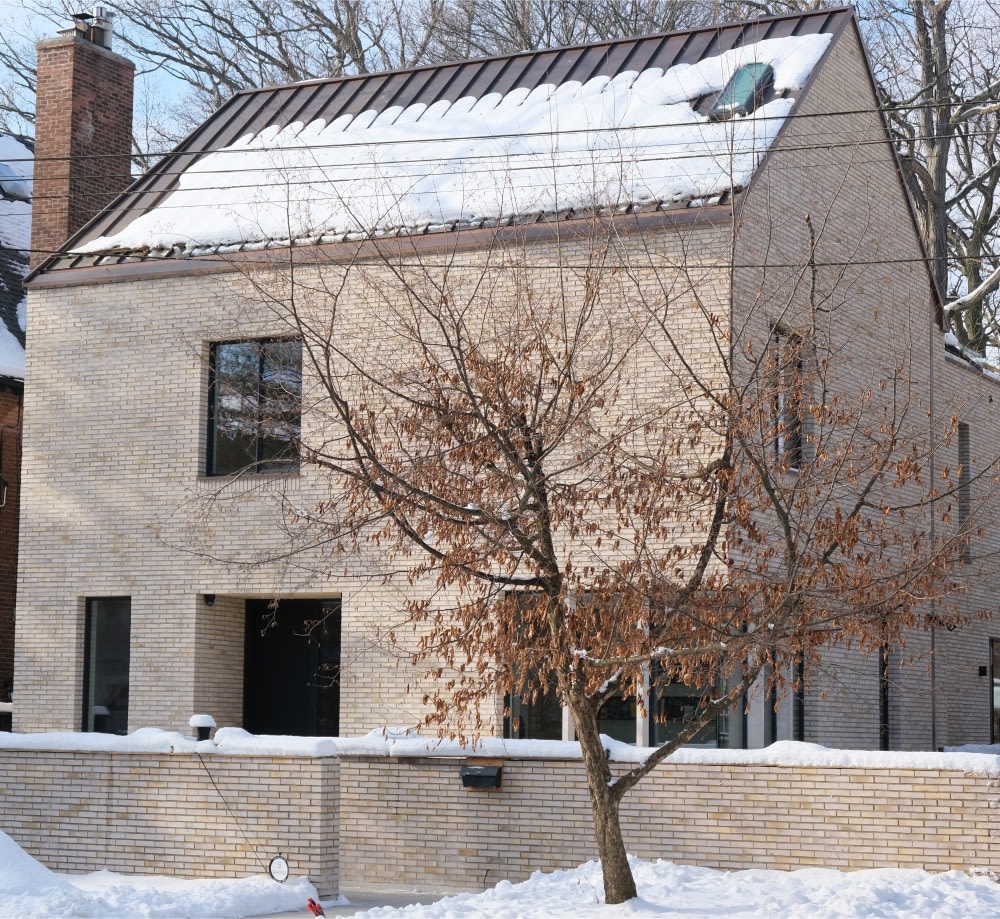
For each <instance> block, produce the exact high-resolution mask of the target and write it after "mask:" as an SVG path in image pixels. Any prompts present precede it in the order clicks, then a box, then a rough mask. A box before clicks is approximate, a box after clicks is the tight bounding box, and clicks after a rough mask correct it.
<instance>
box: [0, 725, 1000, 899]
mask: <svg viewBox="0 0 1000 919" xmlns="http://www.w3.org/2000/svg"><path fill="white" fill-rule="evenodd" d="M227 731H235V729H222V730H220V731H219V732H218V734H217V735H216V736H217V738H218V740H219V743H218V744H215V743H214V742H212V741H202V742H200V743H199V742H196V741H194V740H193V739H191V738H186V737H182V736H181V735H168V734H167V733H166V732H156V733H157V734H158V735H159V737H158V740H157V741H156V742H157V743H160V742H162V741H163V740H165V739H167V738H168V737H173V738H174V742H175V746H174V751H173V752H170V750H169V749H166V750H163V749H161V750H157V751H152V750H148V749H147V750H138V749H136V747H137V746H144V745H145V746H148V745H150V744H151V742H152V741H153V739H154V738H153V735H152V734H151V733H147V734H144V735H143V732H137V733H136V734H134V735H131V736H130V737H129V738H115V739H111V738H96V737H95V738H94V740H93V742H94V743H98V742H103V745H104V747H105V749H90V750H80V749H77V750H67V749H61V750H60V749H52V748H51V746H50V748H48V749H45V748H44V742H45V741H46V739H47V741H48V742H49V743H50V744H51V742H53V741H54V740H55V737H56V735H41V734H21V735H7V736H5V737H3V738H2V743H0V829H3V830H4V831H5V832H7V833H8V834H9V835H10V836H11V837H12V838H13V839H14V840H15V841H16V842H18V843H19V844H20V845H21V846H22V847H23V848H24V849H26V850H27V851H28V852H29V853H31V854H32V855H34V856H35V857H36V858H39V859H40V860H41V861H42V862H43V863H45V864H46V865H47V866H48V867H50V868H52V869H55V870H61V871H70V872H76V871H93V870H98V869H101V868H109V869H112V870H115V871H123V872H130V871H131V872H139V873H146V874H148V873H157V874H168V875H169V874H176V875H184V876H196V877H225V876H234V875H245V874H252V873H257V872H262V871H264V870H265V867H266V864H267V862H268V861H269V860H270V858H271V857H272V856H273V855H276V854H278V853H279V852H280V853H281V854H283V855H284V856H285V857H286V858H288V860H289V863H290V864H291V867H292V874H293V875H294V876H300V875H303V874H305V875H308V876H309V877H310V879H311V880H312V881H313V883H315V884H316V886H317V887H318V888H319V889H320V892H321V893H322V894H323V895H324V896H328V895H332V894H334V893H336V891H337V888H338V884H339V880H340V879H343V881H344V882H345V883H348V884H349V883H352V882H353V883H358V882H359V881H361V880H364V881H365V882H366V883H368V884H372V885H382V886H386V887H389V886H397V887H398V886H399V885H406V886H409V887H413V888H418V889H421V888H422V889H428V890H436V891H446V890H461V889H480V888H481V887H482V886H483V884H484V883H486V884H493V883H495V882H496V881H497V880H500V879H508V880H512V881H513V880H520V879H524V878H526V877H528V876H529V875H530V874H531V872H532V871H535V870H539V869H554V868H563V867H571V866H573V865H576V864H578V863H580V862H583V861H586V860H588V859H591V858H593V857H595V855H596V852H595V848H594V844H593V840H592V837H591V815H590V806H589V802H588V800H587V795H586V786H585V777H584V774H583V770H582V767H581V764H580V762H579V760H578V757H577V756H576V755H574V751H573V746H574V745H565V744H557V745H540V744H537V745H535V747H534V748H532V747H530V746H527V745H526V742H521V743H517V744H508V745H507V751H508V752H507V755H506V756H499V757H498V756H496V755H495V754H496V750H495V749H494V748H493V742H489V743H485V744H483V746H481V747H479V748H477V749H476V750H471V749H469V748H466V749H464V750H463V749H462V748H461V747H459V746H458V745H455V747H454V748H449V749H448V750H447V751H444V750H442V749H441V748H438V749H436V750H435V752H434V753H427V752H426V746H424V747H423V752H420V750H419V749H418V748H417V747H416V746H414V747H413V748H410V747H411V745H424V744H426V743H427V740H428V739H427V738H417V737H413V736H406V737H399V736H397V737H395V738H394V739H392V738H389V737H383V738H382V741H381V742H377V740H376V737H375V736H374V735H369V737H368V738H358V739H355V740H352V741H341V740H334V739H326V740H325V741H323V742H322V743H325V744H330V745H332V746H333V747H340V746H342V745H343V746H345V747H353V749H350V750H348V749H346V748H345V749H340V750H337V751H336V752H331V751H330V747H325V748H319V747H316V748H314V752H313V753H307V752H305V750H304V749H303V748H302V746H300V747H299V749H298V750H297V752H292V748H294V747H296V745H298V744H301V745H306V744H310V743H311V744H317V743H320V742H318V741H311V740H305V739H292V738H252V737H250V735H246V734H245V733H244V732H238V733H231V734H229V736H228V737H227ZM137 735H142V736H141V737H140V736H137ZM220 735H221V736H220ZM70 736H72V737H74V738H76V739H78V740H79V739H80V738H82V737H84V736H85V735H70ZM62 737H63V739H64V740H65V738H66V735H62ZM238 740H239V741H240V744H242V745H244V747H245V749H243V750H242V751H237V750H236V749H230V750H227V749H226V747H227V746H230V745H232V746H233V747H234V748H235V747H238V746H240V744H237V741H238ZM281 742H284V743H285V744H286V746H285V752H276V751H277V750H278V749H279V747H280V744H281ZM18 743H20V744H21V745H22V746H28V745H31V744H37V745H39V746H38V747H36V749H16V748H15V745H16V744H18ZM116 744H117V745H118V746H119V749H113V748H114V747H115V745H116ZM178 745H179V746H180V747H183V749H179V748H178ZM268 745H270V750H271V752H270V753H265V752H263V751H264V749H266V748H267V747H268ZM366 745H367V749H364V747H365V746H366ZM128 746H131V747H132V749H121V748H122V747H128ZM252 746H256V749H255V750H254V751H252V752H251V751H250V749H248V748H249V747H252ZM543 746H545V747H547V752H546V755H544V756H543V755H541V754H542V753H543V750H542V749H540V748H541V747H543ZM784 746H785V745H776V746H775V747H772V748H770V755H771V756H772V757H775V756H776V755H777V754H779V753H780V751H781V748H782V747H784ZM794 746H798V747H803V746H805V748H804V749H799V750H798V754H799V756H798V760H799V761H798V762H789V763H784V764H780V763H776V762H773V761H771V762H767V761H764V760H763V757H764V756H766V755H767V754H768V751H752V752H750V753H745V754H744V756H745V757H746V758H747V760H746V761H744V762H735V761H733V760H734V759H735V758H737V757H735V756H734V755H733V753H739V752H740V751H733V752H732V753H730V754H727V755H726V756H725V757H723V753H725V751H705V750H692V751H684V753H683V755H681V756H680V757H678V758H677V759H676V760H671V761H669V762H667V763H664V764H662V765H660V766H659V767H658V768H657V769H656V770H655V771H654V773H653V774H652V775H650V776H649V777H647V778H646V779H645V780H644V781H643V782H642V783H640V785H639V786H638V787H637V788H636V789H634V790H633V791H632V792H631V793H630V794H629V795H627V796H626V799H625V801H624V803H623V808H622V819H623V824H624V828H625V835H626V841H627V844H628V846H629V849H630V851H632V852H633V853H635V854H636V855H639V856H641V857H643V858H650V859H655V858H665V859H670V860H673V861H676V862H687V863H692V864H699V865H704V866H707V867H717V868H731V869H739V868H751V867H762V868H764V867H766V868H787V869H792V868H798V867H804V866H810V865H825V866H828V867H834V868H842V869H859V868H881V867H918V868H924V869H927V870H932V871H938V870H950V869H961V870H992V871H996V870H1000V838H997V839H994V838H993V837H992V835H991V832H990V831H991V823H992V818H993V815H994V814H995V813H996V808H997V806H998V804H1000V775H998V774H997V772H996V770H995V769H994V770H992V771H991V770H987V769H985V768H983V767H982V766H980V768H979V769H975V770H973V771H967V768H966V767H967V766H968V764H969V763H970V762H971V761H970V760H969V759H968V758H969V757H976V758H977V759H981V760H995V759H996V757H995V756H992V755H988V754H983V753H979V754H975V753H954V754H894V755H893V754H889V755H887V754H860V753H857V754H847V753H846V751H827V754H828V755H829V756H830V757H835V756H837V755H841V756H843V757H844V759H843V760H842V761H841V762H839V763H834V762H827V763H818V762H815V760H816V759H818V758H821V757H820V754H819V752H818V751H817V750H815V749H814V750H813V751H812V759H813V760H814V761H813V762H806V761H805V757H804V754H805V752H806V750H807V749H808V745H794ZM408 748H410V749H408ZM515 748H519V751H521V752H523V754H524V755H521V756H513V755H511V754H512V752H513V750H514V749H515ZM820 749H821V748H820ZM529 751H530V752H529ZM793 752H794V751H793V750H792V745H789V746H788V748H786V752H785V758H786V759H791V758H793V757H792V756H791V754H792V753H793ZM444 753H446V755H442V754H444ZM613 753H614V754H615V756H616V755H617V753H618V751H617V750H615V751H613ZM634 755H635V754H633V758H634ZM615 756H613V759H615ZM866 756H868V757H878V758H879V759H880V760H881V762H880V764H875V763H869V764H867V765H865V764H864V763H862V762H860V760H861V759H863V758H864V757H866ZM887 756H888V758H886V757H887ZM931 757H936V758H937V765H930V760H929V758H931ZM483 758H487V759H490V760H492V761H493V762H494V763H497V764H500V765H502V783H501V787H500V788H499V789H471V788H466V787H464V786H463V782H462V777H461V774H460V770H461V766H462V765H465V764H466V763H467V761H472V762H475V761H477V760H479V761H481V760H482V759H483ZM751 758H755V759H756V760H757V761H751ZM777 758H781V757H780V756H777ZM893 758H895V762H890V760H892V759H893ZM848 759H853V760H854V761H853V762H849V761H847V760H848ZM726 760H728V761H726ZM920 760H924V764H922V765H918V762H919V761H920ZM613 768H614V769H615V770H624V769H627V768H628V764H627V762H621V761H620V760H618V759H615V765H614V767H613Z"/></svg>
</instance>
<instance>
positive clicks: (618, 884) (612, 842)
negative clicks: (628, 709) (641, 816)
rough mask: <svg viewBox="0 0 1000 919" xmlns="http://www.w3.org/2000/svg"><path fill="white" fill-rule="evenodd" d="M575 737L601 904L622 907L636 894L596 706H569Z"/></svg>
mask: <svg viewBox="0 0 1000 919" xmlns="http://www.w3.org/2000/svg"><path fill="white" fill-rule="evenodd" d="M571 709H572V712H573V719H574V721H575V722H576V735H577V739H578V740H579V741H580V748H581V750H582V753H583V764H584V767H585V768H586V770H587V786H588V789H589V791H590V808H591V812H592V813H593V816H594V840H595V841H596V842H597V853H598V856H599V857H600V859H601V872H602V874H603V875H604V902H605V903H608V904H614V903H624V902H625V901H626V900H632V899H634V898H635V897H636V896H638V894H637V893H636V889H635V878H633V877H632V868H631V866H630V865H629V863H628V853H627V852H626V851H625V840H624V839H623V838H622V827H621V820H620V819H619V814H618V806H619V804H620V800H619V797H618V795H617V794H615V792H614V790H613V789H612V788H611V767H610V765H609V763H608V754H607V752H606V751H605V749H604V747H602V746H601V737H600V730H599V728H598V723H597V706H596V705H595V704H594V703H593V702H591V701H590V700H587V699H578V700H576V702H575V704H574V703H573V702H571Z"/></svg>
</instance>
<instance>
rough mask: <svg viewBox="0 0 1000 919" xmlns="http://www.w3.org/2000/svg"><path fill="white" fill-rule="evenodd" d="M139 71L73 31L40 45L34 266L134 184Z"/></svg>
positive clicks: (36, 116) (32, 243) (36, 127)
mask: <svg viewBox="0 0 1000 919" xmlns="http://www.w3.org/2000/svg"><path fill="white" fill-rule="evenodd" d="M134 76H135V66H134V65H133V64H132V62H131V61H129V60H127V59H126V58H123V57H121V56H120V55H117V54H115V53H113V52H112V51H109V50H108V49H106V48H103V47H101V46H100V45H97V44H94V43H93V42H91V41H89V40H88V39H86V38H84V37H82V36H81V35H79V34H76V33H75V32H70V33H69V34H61V35H58V36H56V37H55V38H50V39H46V40H45V41H43V42H40V43H39V45H38V89H37V93H36V101H35V178H34V191H33V196H32V205H31V248H32V253H31V264H32V266H34V265H37V264H39V263H40V262H41V261H43V260H44V259H45V257H46V254H47V253H49V252H52V251H54V250H56V249H58V247H59V246H60V245H61V244H62V243H63V242H64V241H65V240H66V239H67V238H68V237H69V236H70V235H71V234H72V233H73V232H74V231H75V230H77V229H79V228H80V227H81V226H83V224H85V223H86V222H87V221H88V220H90V218H91V217H93V216H94V215H96V214H97V213H98V212H99V211H100V210H101V209H102V208H104V207H105V206H106V205H107V204H109V203H110V202H111V201H112V200H113V199H114V198H116V197H117V196H118V195H119V194H121V193H122V192H123V191H124V190H125V188H126V187H127V186H128V184H129V182H130V181H131V166H130V157H131V153H132V94H133V81H134Z"/></svg>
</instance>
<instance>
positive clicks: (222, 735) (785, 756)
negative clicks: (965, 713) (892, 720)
mask: <svg viewBox="0 0 1000 919" xmlns="http://www.w3.org/2000/svg"><path fill="white" fill-rule="evenodd" d="M195 719H199V720H201V719H210V716H208V715H196V716H194V718H192V721H194V720H195ZM210 726H211V727H214V726H215V722H214V720H212V724H211V725H210ZM602 737H603V740H604V746H605V749H606V750H607V752H608V758H609V759H611V760H612V761H613V762H621V763H637V762H642V761H644V760H645V758H646V757H647V756H648V755H649V754H650V752H651V748H648V747H636V746H635V745H633V744H626V743H622V742H621V741H617V740H614V739H612V738H610V737H607V736H606V735H602ZM5 749H11V750H55V751H76V752H87V751H89V752H105V753H194V752H198V753H201V754H215V753H218V754H223V755H226V756H290V757H309V758H317V757H318V758H322V757H331V756H336V757H349V756H390V757H445V758H452V759H454V758H456V757H458V758H465V757H469V756H477V757H493V758H497V757H499V758H509V759H554V760H578V759H580V757H581V754H580V745H579V744H578V743H575V742H568V741H553V740H506V739H502V738H498V737H485V738H481V739H479V740H475V741H466V742H460V741H458V740H448V739H439V738H436V737H430V736H427V735H421V734H418V733H417V732H416V731H413V730H412V729H409V728H402V727H400V728H394V727H389V728H376V729H375V730H373V731H370V732H369V733H368V734H365V735H364V736H361V737H290V736H265V735H256V734H250V733H248V732H247V731H244V730H243V729H242V728H220V729H219V730H218V731H216V733H215V737H214V739H213V740H207V741H198V740H195V738H193V737H189V736H186V735H183V734H179V733H176V732H173V731H164V730H161V729H160V728H142V729H140V730H138V731H135V732H134V733H132V734H128V735H127V736H118V735H115V734H99V733H77V732H69V731H66V732H50V733H31V734H3V733H0V751H2V750H5ZM670 762H671V763H691V764H708V763H712V764H717V765H772V766H805V767H809V766H813V767H818V766H850V767H857V768H862V769H931V770H942V771H951V770H954V771H959V772H967V773H974V774H978V775H993V776H1000V745H997V746H985V745H984V746H967V747H956V748H953V749H949V750H948V751H947V752H943V753H924V752H904V751H877V750H840V749H835V748H830V747H822V746H820V745H819V744H811V743H798V742H795V741H780V742H778V743H774V744H771V745H770V746H769V747H764V748H763V749H760V750H720V749H714V748H704V747H685V748H684V749H682V750H679V751H677V752H676V753H674V754H673V756H671V757H670Z"/></svg>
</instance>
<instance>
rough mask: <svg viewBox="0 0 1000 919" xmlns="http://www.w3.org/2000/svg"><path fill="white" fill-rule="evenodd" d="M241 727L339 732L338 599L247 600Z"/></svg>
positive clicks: (287, 731)
mask: <svg viewBox="0 0 1000 919" xmlns="http://www.w3.org/2000/svg"><path fill="white" fill-rule="evenodd" d="M245 635H246V643H245V653H244V672H243V727H244V728H245V729H246V730H247V731H250V733H252V734H286V735H292V736H298V737H335V736H336V735H337V734H338V733H339V732H340V600H281V601H277V602H275V601H271V600H247V602H246V632H245Z"/></svg>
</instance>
